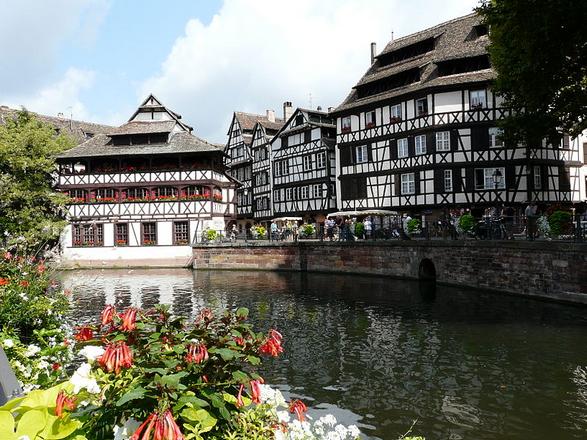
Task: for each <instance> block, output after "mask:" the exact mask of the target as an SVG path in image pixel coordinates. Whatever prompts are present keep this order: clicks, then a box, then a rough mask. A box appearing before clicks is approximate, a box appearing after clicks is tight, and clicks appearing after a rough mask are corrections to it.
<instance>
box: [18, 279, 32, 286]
mask: <svg viewBox="0 0 587 440" xmlns="http://www.w3.org/2000/svg"><path fill="white" fill-rule="evenodd" d="M18 284H20V286H21V287H29V285H30V283H29V282H28V281H27V280H22V281H21V282H20V283H18Z"/></svg>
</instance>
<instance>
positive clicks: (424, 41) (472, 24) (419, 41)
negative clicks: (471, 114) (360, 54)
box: [335, 13, 495, 113]
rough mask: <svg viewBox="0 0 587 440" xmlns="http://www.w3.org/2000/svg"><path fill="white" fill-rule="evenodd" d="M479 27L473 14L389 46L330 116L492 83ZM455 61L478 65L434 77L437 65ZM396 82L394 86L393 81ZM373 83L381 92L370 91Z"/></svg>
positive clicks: (484, 37)
mask: <svg viewBox="0 0 587 440" xmlns="http://www.w3.org/2000/svg"><path fill="white" fill-rule="evenodd" d="M483 28H484V25H483V24H482V22H481V17H480V16H479V15H478V14H476V13H473V14H469V15H465V16H463V17H459V18H455V19H453V20H450V21H447V22H445V23H441V24H439V25H437V26H434V27H431V28H429V29H425V30H423V31H420V32H416V33H414V34H411V35H408V36H405V37H402V38H398V39H397V40H393V41H390V42H389V43H388V44H387V45H386V46H385V48H384V49H383V51H382V52H381V53H380V54H379V55H377V56H376V58H375V62H374V63H373V64H372V65H371V67H370V68H369V69H368V70H367V72H366V73H365V75H363V77H362V78H361V79H360V80H359V82H358V83H357V84H356V85H355V86H354V87H353V90H352V91H351V92H350V93H349V95H348V96H347V97H346V99H345V100H344V101H343V102H342V104H341V105H340V106H338V107H337V108H336V110H335V112H336V113H338V112H340V111H344V110H348V109H351V108H355V107H359V106H362V105H366V104H372V103H374V102H377V101H381V100H386V99H392V98H394V97H398V96H400V95H403V94H406V93H413V92H416V91H418V90H424V89H426V88H429V87H436V86H446V85H450V84H465V83H475V82H483V81H490V80H492V79H494V78H495V72H494V71H493V69H492V68H491V66H490V65H489V59H488V53H487V46H488V45H489V38H488V36H487V34H486V32H483V31H482V30H483ZM410 51H412V52H413V55H411V56H410ZM456 60H462V61H463V62H468V61H469V60H471V62H477V61H478V60H483V61H479V66H480V67H479V68H478V69H474V70H471V71H463V72H459V73H454V74H445V73H443V74H442V75H439V69H438V67H439V66H442V65H446V64H447V63H449V62H451V61H456ZM485 60H487V61H485ZM485 63H487V65H485ZM411 74H413V77H412V78H411V80H408V81H405V84H403V83H402V76H401V75H405V76H406V78H407V77H408V76H409V75H411ZM396 78H397V79H398V81H394V79H396ZM416 78H417V80H416ZM384 83H385V84H384ZM376 84H380V85H382V87H381V90H379V89H378V88H375V87H374V86H375V85H376ZM369 87H374V91H369V92H366V93H362V92H361V91H365V90H367V89H368V88H369Z"/></svg>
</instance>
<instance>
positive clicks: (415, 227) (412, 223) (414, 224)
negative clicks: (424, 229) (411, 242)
mask: <svg viewBox="0 0 587 440" xmlns="http://www.w3.org/2000/svg"><path fill="white" fill-rule="evenodd" d="M421 226H422V222H421V221H420V220H418V219H417V218H413V219H411V220H409V221H408V232H409V233H410V234H411V233H413V232H416V231H419V230H420V227H421Z"/></svg>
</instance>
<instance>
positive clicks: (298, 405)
mask: <svg viewBox="0 0 587 440" xmlns="http://www.w3.org/2000/svg"><path fill="white" fill-rule="evenodd" d="M306 411H308V407H306V405H305V404H304V402H302V401H301V400H299V399H295V400H292V401H291V403H290V404H289V412H290V413H292V414H293V413H295V414H296V416H297V417H298V420H299V421H300V422H303V421H304V420H306V416H305V415H304V413H305V412H306Z"/></svg>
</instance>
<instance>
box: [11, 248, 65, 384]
mask: <svg viewBox="0 0 587 440" xmlns="http://www.w3.org/2000/svg"><path fill="white" fill-rule="evenodd" d="M68 308H69V302H68V299H67V297H66V296H65V294H64V293H63V292H61V291H60V290H58V289H57V283H56V282H55V281H54V280H52V279H51V274H50V271H49V270H48V269H47V268H46V266H45V263H44V262H43V261H38V260H35V259H34V258H24V257H21V256H13V255H12V254H11V253H10V252H4V254H3V258H2V259H0V344H1V345H2V347H3V348H4V351H5V352H6V355H7V356H8V359H9V361H10V365H11V367H12V369H13V370H14V372H15V374H16V376H17V378H18V379H19V380H20V381H21V384H22V385H23V387H24V388H25V390H28V389H31V388H33V387H38V386H45V385H48V384H53V383H55V381H56V380H57V379H59V378H61V377H63V374H64V368H63V366H64V365H65V364H67V363H69V361H70V360H71V358H72V351H71V347H70V345H69V339H68V335H69V333H71V332H70V331H69V328H68V327H67V325H66V324H65V315H66V313H67V311H68Z"/></svg>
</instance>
